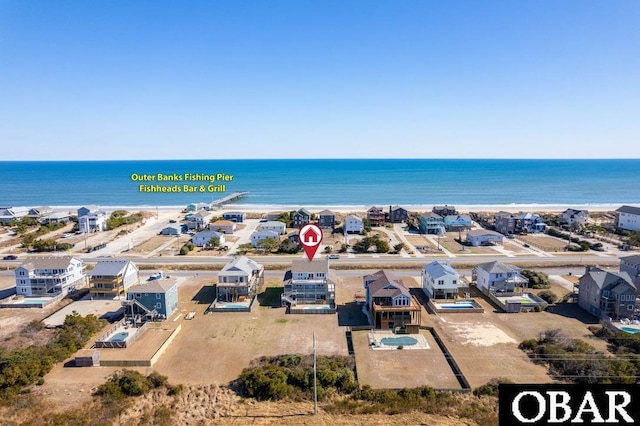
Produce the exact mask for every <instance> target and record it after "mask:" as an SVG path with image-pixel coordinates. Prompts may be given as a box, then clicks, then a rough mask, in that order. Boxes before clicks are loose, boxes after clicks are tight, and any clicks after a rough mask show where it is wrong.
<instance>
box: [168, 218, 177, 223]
mask: <svg viewBox="0 0 640 426" xmlns="http://www.w3.org/2000/svg"><path fill="white" fill-rule="evenodd" d="M176 222H178V221H177V220H175V219H171V220H170V221H169V223H176Z"/></svg>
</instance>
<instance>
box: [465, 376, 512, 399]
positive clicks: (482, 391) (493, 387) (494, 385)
mask: <svg viewBox="0 0 640 426" xmlns="http://www.w3.org/2000/svg"><path fill="white" fill-rule="evenodd" d="M501 383H513V381H512V380H509V379H504V378H497V379H491V380H489V382H488V383H485V384H484V385H482V386H479V387H477V388H475V389H474V390H473V394H474V395H475V396H482V395H487V396H498V386H499V385H500V384H501Z"/></svg>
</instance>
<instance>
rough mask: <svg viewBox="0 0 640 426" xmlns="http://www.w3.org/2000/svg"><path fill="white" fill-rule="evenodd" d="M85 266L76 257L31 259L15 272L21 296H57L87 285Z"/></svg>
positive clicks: (18, 292) (17, 290) (17, 288)
mask: <svg viewBox="0 0 640 426" xmlns="http://www.w3.org/2000/svg"><path fill="white" fill-rule="evenodd" d="M85 268H86V267H85V264H84V262H83V261H82V260H80V259H77V258H75V257H69V256H62V257H31V258H29V259H28V260H26V261H25V262H24V263H23V264H22V265H20V266H18V267H17V268H16V270H15V272H14V273H15V277H16V293H17V294H18V295H20V296H57V295H59V294H66V293H68V291H69V289H71V288H75V289H77V288H81V287H86V285H87V274H86V273H85Z"/></svg>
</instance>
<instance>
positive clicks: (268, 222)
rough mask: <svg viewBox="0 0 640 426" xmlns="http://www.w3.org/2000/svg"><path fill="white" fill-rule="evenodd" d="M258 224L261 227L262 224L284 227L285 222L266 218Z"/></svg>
mask: <svg viewBox="0 0 640 426" xmlns="http://www.w3.org/2000/svg"><path fill="white" fill-rule="evenodd" d="M260 226H261V227H264V226H280V227H282V226H284V227H285V228H286V226H287V224H286V223H284V222H280V221H279V220H268V221H266V222H262V223H261V224H260Z"/></svg>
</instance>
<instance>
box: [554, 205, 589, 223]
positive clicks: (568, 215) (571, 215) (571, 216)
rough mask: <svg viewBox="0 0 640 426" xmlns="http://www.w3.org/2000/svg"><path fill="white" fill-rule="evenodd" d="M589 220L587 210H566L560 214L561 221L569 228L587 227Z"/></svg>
mask: <svg viewBox="0 0 640 426" xmlns="http://www.w3.org/2000/svg"><path fill="white" fill-rule="evenodd" d="M588 220H589V212H588V211H587V210H576V209H566V210H565V211H563V212H562V213H560V221H561V222H562V223H566V224H567V225H569V226H576V225H586V223H587V221H588Z"/></svg>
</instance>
